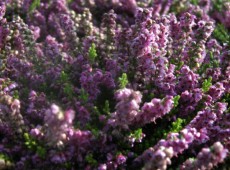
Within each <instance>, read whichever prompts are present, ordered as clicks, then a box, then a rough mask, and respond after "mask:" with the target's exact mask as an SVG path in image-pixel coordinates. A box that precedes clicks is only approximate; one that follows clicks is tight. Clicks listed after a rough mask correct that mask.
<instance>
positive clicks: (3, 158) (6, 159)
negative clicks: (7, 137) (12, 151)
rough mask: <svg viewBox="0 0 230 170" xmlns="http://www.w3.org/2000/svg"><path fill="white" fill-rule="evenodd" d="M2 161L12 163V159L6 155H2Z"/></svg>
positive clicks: (0, 157)
mask: <svg viewBox="0 0 230 170" xmlns="http://www.w3.org/2000/svg"><path fill="white" fill-rule="evenodd" d="M0 160H4V161H5V162H7V161H10V158H9V156H7V155H6V154H3V153H0Z"/></svg>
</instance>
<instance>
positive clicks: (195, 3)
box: [190, 0, 199, 5]
mask: <svg viewBox="0 0 230 170" xmlns="http://www.w3.org/2000/svg"><path fill="white" fill-rule="evenodd" d="M190 2H191V4H193V5H198V2H199V1H198V0H190Z"/></svg>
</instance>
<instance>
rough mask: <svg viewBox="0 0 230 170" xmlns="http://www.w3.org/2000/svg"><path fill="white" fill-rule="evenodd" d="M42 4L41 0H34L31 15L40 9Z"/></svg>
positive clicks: (30, 10)
mask: <svg viewBox="0 0 230 170" xmlns="http://www.w3.org/2000/svg"><path fill="white" fill-rule="evenodd" d="M40 3H41V2H40V0H33V2H32V4H31V5H30V8H29V13H32V12H33V11H34V10H35V9H36V8H38V7H39V6H40Z"/></svg>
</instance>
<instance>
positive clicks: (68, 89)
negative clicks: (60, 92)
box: [64, 83, 74, 99]
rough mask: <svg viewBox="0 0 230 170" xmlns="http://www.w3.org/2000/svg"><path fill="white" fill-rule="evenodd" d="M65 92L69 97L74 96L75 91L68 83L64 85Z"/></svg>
mask: <svg viewBox="0 0 230 170" xmlns="http://www.w3.org/2000/svg"><path fill="white" fill-rule="evenodd" d="M64 93H65V94H66V95H67V96H68V98H69V99H71V98H73V93H74V91H73V88H72V86H71V84H69V83H66V84H65V85H64Z"/></svg>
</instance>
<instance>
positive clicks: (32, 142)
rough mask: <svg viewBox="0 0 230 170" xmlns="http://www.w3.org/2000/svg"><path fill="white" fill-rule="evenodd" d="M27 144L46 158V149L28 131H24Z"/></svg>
mask: <svg viewBox="0 0 230 170" xmlns="http://www.w3.org/2000/svg"><path fill="white" fill-rule="evenodd" d="M24 139H25V145H26V147H27V148H28V149H30V150H33V151H35V152H36V153H37V154H38V156H40V157H41V158H44V157H45V155H46V150H45V148H44V147H42V146H40V145H39V144H38V143H37V141H36V140H34V139H33V138H32V137H31V136H30V135H29V134H28V133H24Z"/></svg>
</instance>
